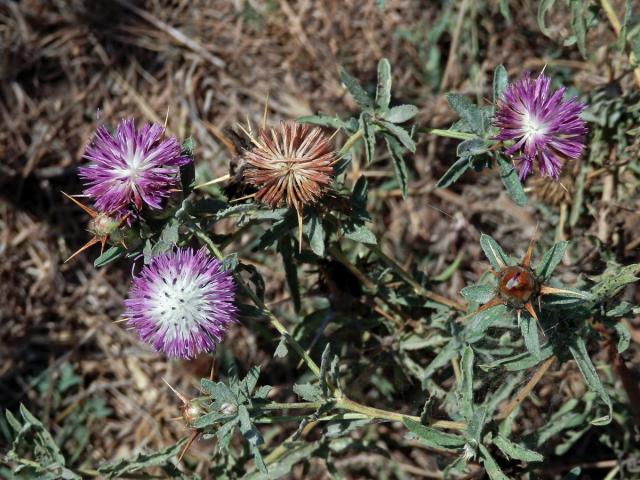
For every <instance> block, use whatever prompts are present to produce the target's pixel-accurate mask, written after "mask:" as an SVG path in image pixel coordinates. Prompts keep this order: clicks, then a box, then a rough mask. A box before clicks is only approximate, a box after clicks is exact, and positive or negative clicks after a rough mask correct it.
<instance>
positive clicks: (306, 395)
mask: <svg viewBox="0 0 640 480" xmlns="http://www.w3.org/2000/svg"><path fill="white" fill-rule="evenodd" d="M293 391H294V392H295V393H296V395H298V396H299V397H300V398H302V399H303V400H306V401H307V402H320V401H322V398H323V396H322V389H321V388H320V387H319V386H317V385H312V384H310V383H300V384H299V383H296V384H295V385H294V386H293Z"/></svg>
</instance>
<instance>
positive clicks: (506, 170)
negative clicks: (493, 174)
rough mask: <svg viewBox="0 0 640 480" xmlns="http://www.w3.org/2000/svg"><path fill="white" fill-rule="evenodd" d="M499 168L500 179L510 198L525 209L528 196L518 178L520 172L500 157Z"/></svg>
mask: <svg viewBox="0 0 640 480" xmlns="http://www.w3.org/2000/svg"><path fill="white" fill-rule="evenodd" d="M498 168H499V169H500V179H501V180H502V183H503V184H504V186H505V187H506V189H507V192H508V193H509V196H510V197H511V199H512V200H513V201H514V202H515V204H516V205H518V206H520V207H524V206H525V205H526V204H527V195H526V193H524V188H522V183H520V179H519V178H518V172H516V169H515V168H514V167H513V165H511V164H510V163H509V162H507V161H506V160H504V159H503V158H502V157H500V156H498Z"/></svg>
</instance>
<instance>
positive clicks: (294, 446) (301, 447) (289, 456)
mask: <svg viewBox="0 0 640 480" xmlns="http://www.w3.org/2000/svg"><path fill="white" fill-rule="evenodd" d="M321 445H324V444H323V443H320V442H287V443H286V444H285V445H284V447H285V448H286V452H285V453H284V454H282V456H281V457H279V458H278V460H277V461H275V462H273V463H269V472H268V475H265V473H263V472H250V473H248V474H247V475H245V476H244V477H242V480H268V479H276V478H282V477H285V476H288V475H289V474H290V473H291V471H292V468H293V466H294V465H296V464H297V463H299V462H303V461H307V460H308V459H309V458H311V457H312V456H314V452H315V451H316V450H318V449H319V448H320V446H321Z"/></svg>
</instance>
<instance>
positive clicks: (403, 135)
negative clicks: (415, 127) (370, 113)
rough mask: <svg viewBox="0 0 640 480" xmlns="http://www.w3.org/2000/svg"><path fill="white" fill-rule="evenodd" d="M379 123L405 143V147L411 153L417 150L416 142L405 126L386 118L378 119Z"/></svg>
mask: <svg viewBox="0 0 640 480" xmlns="http://www.w3.org/2000/svg"><path fill="white" fill-rule="evenodd" d="M377 123H378V124H379V125H381V126H383V127H384V128H385V129H386V130H387V131H388V132H389V133H391V134H392V135H393V136H394V137H396V138H397V139H398V141H399V142H400V143H401V144H402V145H404V147H405V148H406V149H407V150H409V151H410V152H411V153H415V152H416V144H415V142H414V141H413V139H412V138H411V135H409V132H407V131H406V130H405V129H404V128H402V127H400V126H398V125H395V124H393V123H391V122H387V121H384V120H378V121H377Z"/></svg>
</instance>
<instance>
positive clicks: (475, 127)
mask: <svg viewBox="0 0 640 480" xmlns="http://www.w3.org/2000/svg"><path fill="white" fill-rule="evenodd" d="M445 97H446V99H447V102H448V103H449V105H450V106H451V108H453V109H454V110H455V112H456V113H457V114H458V115H459V116H460V118H461V119H462V120H464V121H465V123H466V124H467V125H468V127H469V128H470V129H471V131H472V132H473V133H475V134H476V135H480V136H482V135H484V130H485V125H484V120H483V118H482V112H481V111H480V109H479V108H478V106H477V105H475V104H473V103H471V101H470V100H469V99H468V98H467V97H465V96H464V95H459V94H457V93H447V94H446V95H445Z"/></svg>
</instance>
